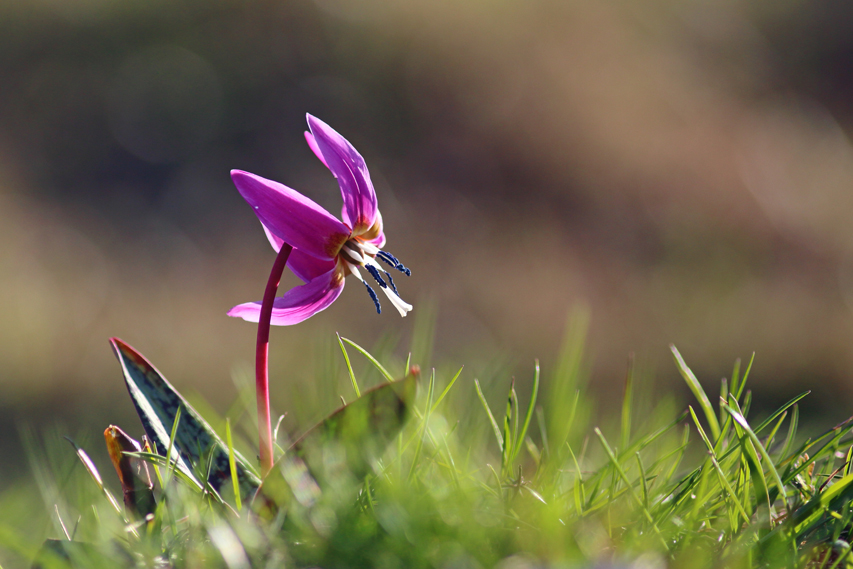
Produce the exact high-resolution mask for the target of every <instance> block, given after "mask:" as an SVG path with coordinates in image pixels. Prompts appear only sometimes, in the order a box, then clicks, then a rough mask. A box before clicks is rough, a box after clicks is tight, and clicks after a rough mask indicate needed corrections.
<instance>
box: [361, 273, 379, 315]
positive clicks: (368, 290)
mask: <svg viewBox="0 0 853 569" xmlns="http://www.w3.org/2000/svg"><path fill="white" fill-rule="evenodd" d="M361 282H364V281H361ZM364 286H366V287H367V294H369V295H370V298H371V299H372V300H373V304H375V305H376V314H382V307H381V306H379V299H378V298H376V292H374V290H373V289H372V288H370V285H369V284H367V283H364Z"/></svg>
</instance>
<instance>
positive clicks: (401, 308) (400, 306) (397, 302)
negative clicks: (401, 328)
mask: <svg viewBox="0 0 853 569" xmlns="http://www.w3.org/2000/svg"><path fill="white" fill-rule="evenodd" d="M381 288H382V292H384V293H385V296H387V297H388V300H390V301H391V304H393V305H394V308H396V309H397V312H399V313H400V316H403V317H405V316H406V314H408V313H409V311H410V310H411V309H412V305H411V304H409V303H408V302H406V301H405V300H403V299H402V298H400V297H399V296H397V295H396V294H394V291H393V290H391V287H387V286H386V287H381Z"/></svg>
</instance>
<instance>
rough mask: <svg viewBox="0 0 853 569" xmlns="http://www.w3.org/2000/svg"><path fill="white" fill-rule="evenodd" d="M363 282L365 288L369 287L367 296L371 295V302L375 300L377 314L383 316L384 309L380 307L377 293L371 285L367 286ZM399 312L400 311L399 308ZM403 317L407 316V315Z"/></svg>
mask: <svg viewBox="0 0 853 569" xmlns="http://www.w3.org/2000/svg"><path fill="white" fill-rule="evenodd" d="M361 282H363V283H364V286H365V287H367V294H369V295H370V298H371V300H373V304H375V305H376V314H382V307H381V306H379V299H378V298H376V292H375V291H374V290H373V289H372V288H370V285H369V284H367V283H366V282H365V281H361ZM382 290H387V289H382ZM392 303H393V301H392ZM397 310H399V308H398V309H397ZM403 316H405V314H404V315H403Z"/></svg>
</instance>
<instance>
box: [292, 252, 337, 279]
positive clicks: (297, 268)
mask: <svg viewBox="0 0 853 569" xmlns="http://www.w3.org/2000/svg"><path fill="white" fill-rule="evenodd" d="M335 263H336V262H335V261H326V260H324V259H318V258H317V257H312V256H311V255H308V254H307V253H303V252H302V251H300V250H299V249H294V250H293V251H291V252H290V257H288V258H287V266H288V268H289V269H290V270H291V271H293V274H294V275H296V276H297V277H299V278H300V279H301V280H302V282H306V283H307V282H308V281H313V280H314V279H316V278H317V277H319V276H320V275H322V274H324V273H328V272H329V271H331V270H332V269H334V268H335Z"/></svg>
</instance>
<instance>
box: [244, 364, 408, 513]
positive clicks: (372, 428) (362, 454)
mask: <svg viewBox="0 0 853 569" xmlns="http://www.w3.org/2000/svg"><path fill="white" fill-rule="evenodd" d="M417 377H418V376H417V375H416V374H414V373H410V374H409V375H408V376H406V378H405V379H402V380H399V381H394V382H391V383H386V384H383V385H380V386H378V387H375V388H373V389H371V390H368V391H366V392H363V393H362V394H361V397H359V398H358V399H356V400H355V401H353V402H351V403H349V404H347V405H344V406H343V407H341V408H340V409H338V410H337V411H335V412H334V413H332V414H331V415H329V416H328V417H327V418H326V419H324V420H323V421H321V422H320V423H318V424H317V425H315V426H314V427H312V428H311V429H309V430H308V431H307V432H306V433H305V434H304V435H302V437H300V438H299V439H298V440H297V441H296V442H294V443H293V444H292V445H291V446H290V448H289V449H288V450H287V452H286V453H285V455H284V456H283V457H282V458H281V459H280V460H279V461H278V462H277V463H276V465H275V467H274V468H273V469H272V471H271V472H270V475H269V476H267V478H265V479H264V483H263V486H262V487H261V490H260V492H259V494H260V495H262V496H263V498H264V500H261V501H258V500H256V503H255V507H256V509H259V508H261V509H262V508H265V507H269V506H271V505H272V504H271V503H270V502H272V503H274V504H275V506H278V507H281V506H284V505H286V504H287V503H289V502H290V500H291V498H295V499H296V501H297V502H299V503H300V504H302V505H303V506H306V507H310V506H311V505H312V504H313V503H314V502H315V501H316V499H317V498H318V497H319V496H320V488H321V486H322V484H323V482H324V481H325V480H327V479H328V478H329V477H331V476H338V475H340V474H341V473H342V472H344V471H345V472H346V473H347V474H348V475H350V476H352V478H353V479H354V480H360V479H362V478H363V477H364V476H365V475H366V474H368V473H369V472H370V465H371V464H372V463H373V462H374V461H375V460H376V459H377V458H379V457H380V456H381V455H382V453H383V452H384V451H385V449H386V448H387V446H388V443H389V442H390V441H391V439H393V438H394V436H396V434H397V433H398V431H399V430H400V428H401V427H402V426H403V423H404V422H405V420H406V417H407V415H408V412H409V410H410V408H411V405H412V403H413V401H414V396H415V389H416V387H417ZM330 468H331V470H330Z"/></svg>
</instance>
